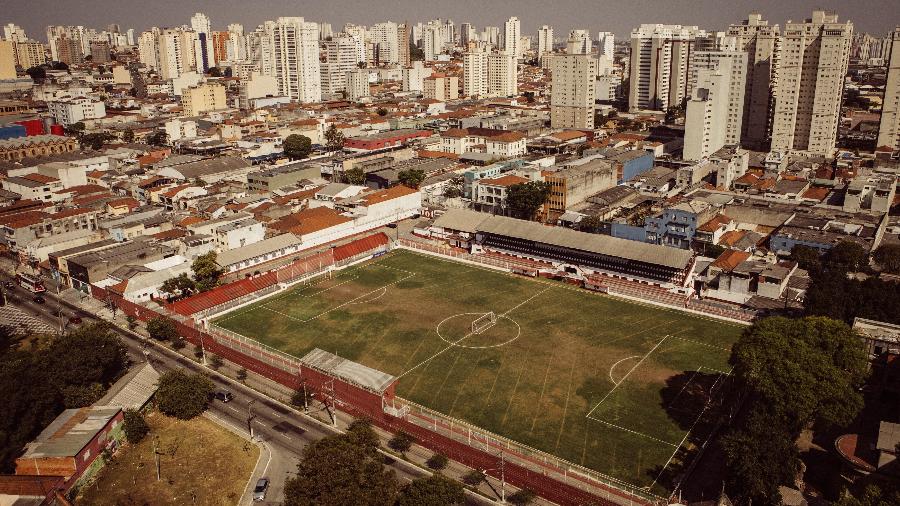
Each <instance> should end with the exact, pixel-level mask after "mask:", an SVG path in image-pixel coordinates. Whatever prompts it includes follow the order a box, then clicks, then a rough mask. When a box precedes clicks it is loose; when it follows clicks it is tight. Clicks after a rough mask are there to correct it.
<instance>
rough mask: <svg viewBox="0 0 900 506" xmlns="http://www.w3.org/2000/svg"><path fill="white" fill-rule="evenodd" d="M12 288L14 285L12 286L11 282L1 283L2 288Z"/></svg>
mask: <svg viewBox="0 0 900 506" xmlns="http://www.w3.org/2000/svg"><path fill="white" fill-rule="evenodd" d="M13 286H15V285H13V282H12V281H4V282H3V288H12V287H13Z"/></svg>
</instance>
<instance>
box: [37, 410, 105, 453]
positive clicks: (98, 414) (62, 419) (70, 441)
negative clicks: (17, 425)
mask: <svg viewBox="0 0 900 506" xmlns="http://www.w3.org/2000/svg"><path fill="white" fill-rule="evenodd" d="M119 411H121V409H120V408H117V407H111V406H91V407H87V408H78V409H67V410H65V411H63V412H62V413H60V415H59V416H58V417H56V420H53V422H51V423H50V425H48V426H47V428H46V429H44V431H43V432H41V433H40V435H38V437H37V438H35V440H34V441H33V442H31V443H29V444H28V445H27V446H26V450H25V455H23V457H24V458H46V457H74V456H76V455H78V452H80V451H81V450H82V449H83V448H84V447H85V446H87V444H88V443H90V442H91V440H92V439H93V438H94V436H96V435H97V433H98V432H100V431H101V430H103V427H106V424H107V423H109V421H110V420H111V419H112V418H113V417H114V416H116V415H117V414H118V413H119Z"/></svg>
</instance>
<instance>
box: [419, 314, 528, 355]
mask: <svg viewBox="0 0 900 506" xmlns="http://www.w3.org/2000/svg"><path fill="white" fill-rule="evenodd" d="M486 314H487V313H457V314H455V315H450V316H448V317H446V318H444V319H443V320H441V321H440V323H438V324H437V325H436V326H435V327H434V331H435V333H436V334H437V335H438V337H440V338H441V341H444V342H445V343H447V344H449V345H450V346H458V347H460V348H468V349H470V350H484V349H488V348H499V347H501V346H506V345H507V344H509V343H511V342H513V341H515V340H516V339H518V338H519V336H521V335H522V327H520V326H519V323H518V322H516V321H515V320H513V319H512V318H510V317H508V316H506V315H498V316H497V321H498V322H499V321H500V320H507V321H509V322H510V323H512V324H513V325H515V326H516V335H515V336H514V337H513V338H512V339H507V340H506V341H503V342H502V343H498V344H492V345H489V346H488V345H486V346H467V345H465V344H459V343H457V342H454V341H451V340H449V339H447V338H446V337H444V336H443V335H441V326H442V325H443V324H445V323H447V322H448V321H450V320H452V319H454V318H460V317H463V316H484V315H486ZM494 326H496V324H495V325H494ZM487 330H490V329H487ZM468 335H471V334H468ZM468 335H467V336H468Z"/></svg>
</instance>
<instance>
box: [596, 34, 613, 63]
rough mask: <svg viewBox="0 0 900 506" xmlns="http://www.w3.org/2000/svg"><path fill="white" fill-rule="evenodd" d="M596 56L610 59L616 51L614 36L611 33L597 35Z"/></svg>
mask: <svg viewBox="0 0 900 506" xmlns="http://www.w3.org/2000/svg"><path fill="white" fill-rule="evenodd" d="M597 49H598V54H597V56H608V57H609V58H610V59H612V57H613V54H614V53H615V51H616V36H615V34H613V33H612V32H600V33H598V34H597Z"/></svg>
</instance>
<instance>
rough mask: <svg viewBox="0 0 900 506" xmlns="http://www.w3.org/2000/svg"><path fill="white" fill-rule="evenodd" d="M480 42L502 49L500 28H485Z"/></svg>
mask: <svg viewBox="0 0 900 506" xmlns="http://www.w3.org/2000/svg"><path fill="white" fill-rule="evenodd" d="M478 40H480V41H481V42H486V43H488V44H490V45H491V46H494V47H500V45H501V44H500V27H498V26H485V27H484V29H483V30H481V36H480V37H479V39H478Z"/></svg>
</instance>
